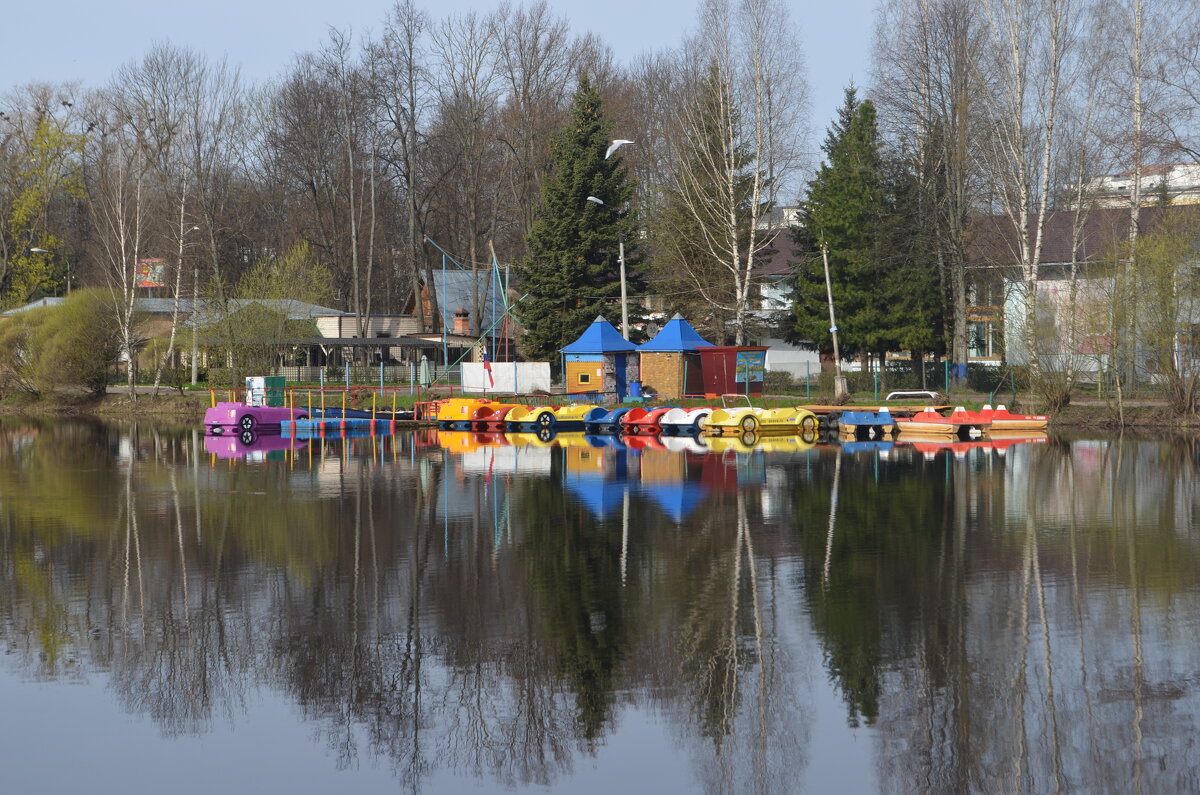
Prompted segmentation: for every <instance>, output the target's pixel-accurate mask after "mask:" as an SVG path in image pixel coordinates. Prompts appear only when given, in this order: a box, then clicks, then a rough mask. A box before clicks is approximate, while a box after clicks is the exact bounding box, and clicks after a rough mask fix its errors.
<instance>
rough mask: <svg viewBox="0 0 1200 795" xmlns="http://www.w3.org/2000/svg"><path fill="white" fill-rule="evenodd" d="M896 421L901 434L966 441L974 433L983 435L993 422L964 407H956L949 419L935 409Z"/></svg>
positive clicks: (896, 418) (896, 419)
mask: <svg viewBox="0 0 1200 795" xmlns="http://www.w3.org/2000/svg"><path fill="white" fill-rule="evenodd" d="M894 420H895V423H896V429H897V430H898V431H900V432H901V433H909V434H912V433H918V434H926V435H933V434H936V435H944V436H958V437H959V438H964V439H965V438H967V437H968V436H970V435H972V434H973V433H976V434H979V433H983V431H985V430H987V428H988V426H989V425H991V421H990V420H988V419H986V418H985V417H984V416H983V415H982V414H981V413H980V412H978V411H967V410H966V409H964V408H963V407H962V406H956V407H955V408H954V411H952V412H950V416H948V417H947V416H944V415H942V414H939V413H938V412H937V410H935V409H933V408H926V409H924V410H923V411H918V412H917V413H916V414H913V415H912V416H911V417H894Z"/></svg>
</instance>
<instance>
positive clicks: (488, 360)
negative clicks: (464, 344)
mask: <svg viewBox="0 0 1200 795" xmlns="http://www.w3.org/2000/svg"><path fill="white" fill-rule="evenodd" d="M483 371H484V372H485V373H487V377H488V386H489V387H491V388H492V389H495V388H496V379H495V378H493V377H492V357H490V356H488V352H487V348H484V349H483Z"/></svg>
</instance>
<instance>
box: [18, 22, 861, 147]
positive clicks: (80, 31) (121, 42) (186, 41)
mask: <svg viewBox="0 0 1200 795" xmlns="http://www.w3.org/2000/svg"><path fill="white" fill-rule="evenodd" d="M875 2H876V0H840V2H837V3H827V2H819V0H807V2H801V0H790V2H789V6H790V9H791V14H792V19H793V20H794V21H795V22H796V23H797V25H798V26H799V28H800V35H801V39H802V41H801V46H802V47H803V49H804V53H805V58H806V60H807V62H808V79H809V84H810V86H811V87H812V100H813V102H812V105H813V107H812V128H813V133H814V137H813V141H812V143H813V146H814V147H815V146H816V145H817V144H818V143H819V142H820V140H821V139H822V138H823V137H824V133H825V129H826V127H827V126H828V125H829V122H830V120H831V119H832V117H833V114H834V111H835V109H836V108H837V106H838V105H839V104H840V102H841V95H842V88H843V87H844V86H845V85H846V84H847V82H849V80H850V79H851V78H853V79H854V80H855V82H857V83H858V84H859V85H865V84H866V83H867V82H868V74H867V70H868V68H869V66H870V63H869V48H870V42H871V32H872V28H873V24H874V8H875ZM418 5H422V6H424V7H425V8H426V9H428V10H429V11H430V12H431V13H432V14H433V15H434V16H435V17H436V16H444V15H446V14H448V13H451V12H454V11H466V10H472V9H474V10H477V11H481V12H483V11H488V10H490V9H492V8H494V7H495V6H496V5H497V3H496V2H494V0H474V1H473V2H472V1H471V0H436V2H433V1H432V0H418ZM10 6H11V7H9V8H7V9H6V10H5V12H4V22H5V35H4V37H3V43H0V91H7V90H9V89H10V88H12V87H13V86H17V85H22V84H24V83H28V82H31V81H36V80H44V81H51V82H62V81H68V80H80V81H82V82H83V83H85V84H87V85H93V86H96V85H101V84H103V83H104V82H106V81H107V80H108V78H109V76H110V75H111V74H112V73H113V71H114V69H115V68H116V67H118V66H119V65H121V64H122V63H126V62H128V61H131V60H134V59H136V58H138V57H140V56H141V55H142V54H144V53H145V52H146V50H147V49H148V48H149V46H150V44H151V43H152V42H156V41H170V42H171V43H173V44H178V45H181V46H186V47H191V48H194V49H196V50H199V51H201V52H203V53H205V54H206V55H208V56H210V57H219V56H221V55H227V56H228V57H229V59H230V60H231V61H232V62H234V63H236V64H239V65H240V66H241V67H242V73H243V75H244V76H245V77H246V78H248V79H249V80H251V81H255V82H257V81H262V80H265V79H268V78H271V77H274V76H275V75H277V74H279V73H280V72H282V71H283V70H284V69H285V68H286V67H287V65H288V63H289V62H290V61H291V59H292V56H293V55H294V54H295V53H297V52H302V51H305V50H311V49H315V48H316V47H318V46H319V45H320V44H321V43H322V42H323V41H324V40H325V36H326V31H327V29H328V27H329V26H334V27H338V28H352V29H353V30H355V31H362V32H366V31H368V30H378V29H379V27H380V23H381V21H382V19H383V18H384V16H385V14H386V12H387V10H388V9H389V8H390V7H391V2H390V0H333V1H332V2H330V0H320V1H318V0H273V1H272V2H264V0H208V2H205V3H182V2H179V0H157V2H146V1H145V0H57V1H56V0H16V2H14V3H11V4H10ZM551 7H552V8H553V9H554V10H555V11H556V12H557V13H559V14H561V15H563V16H565V17H567V18H568V19H569V20H570V21H571V24H572V27H573V28H574V30H575V31H577V32H583V31H587V30H590V31H592V32H593V33H595V34H596V35H598V36H599V37H600V38H602V39H603V40H604V41H605V42H607V43H608V44H609V45H610V46H611V47H612V48H613V51H614V53H615V54H616V57H617V59H618V60H621V61H625V60H628V59H629V58H632V57H634V56H636V55H637V54H638V53H641V52H644V51H647V50H655V49H660V48H663V47H673V46H676V45H678V44H679V42H680V41H681V40H682V38H683V36H684V35H685V34H687V33H688V32H690V31H691V30H692V28H693V26H694V25H695V17H696V2H695V0H551ZM814 164H815V163H814Z"/></svg>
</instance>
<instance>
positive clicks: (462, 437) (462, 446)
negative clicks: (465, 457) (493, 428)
mask: <svg viewBox="0 0 1200 795" xmlns="http://www.w3.org/2000/svg"><path fill="white" fill-rule="evenodd" d="M508 443H509V442H508V439H506V438H505V434H503V433H478V432H476V431H438V445H439V446H440V447H442V448H445V449H446V450H450V451H451V452H455V453H469V452H474V451H475V450H478V449H479V448H480V447H500V446H503V445H507V444H508Z"/></svg>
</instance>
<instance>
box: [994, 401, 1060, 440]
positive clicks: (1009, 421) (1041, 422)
mask: <svg viewBox="0 0 1200 795" xmlns="http://www.w3.org/2000/svg"><path fill="white" fill-rule="evenodd" d="M979 414H980V415H981V416H983V417H984V418H986V419H987V420H988V422H989V423H991V424H990V425H989V427H988V433H991V432H992V431H1044V430H1046V426H1047V425H1049V424H1050V418H1049V417H1048V416H1046V415H1045V414H1013V413H1012V412H1011V411H1009V410H1008V409H1006V408H1005V407H1004V406H1002V405H1001V406H996V408H992V407H991V406H984V407H983V408H982V409H981V410H980V412H979Z"/></svg>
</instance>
